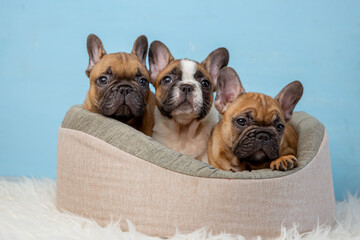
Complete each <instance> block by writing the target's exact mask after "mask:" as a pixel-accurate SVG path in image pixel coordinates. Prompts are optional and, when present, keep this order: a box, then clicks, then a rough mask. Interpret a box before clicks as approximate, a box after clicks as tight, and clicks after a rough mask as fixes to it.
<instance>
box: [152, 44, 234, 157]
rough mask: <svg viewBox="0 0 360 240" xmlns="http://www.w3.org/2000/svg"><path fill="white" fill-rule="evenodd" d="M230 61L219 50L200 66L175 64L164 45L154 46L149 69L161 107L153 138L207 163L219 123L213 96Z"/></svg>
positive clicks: (182, 61)
mask: <svg viewBox="0 0 360 240" xmlns="http://www.w3.org/2000/svg"><path fill="white" fill-rule="evenodd" d="M228 61H229V53H228V51H227V50H226V49H225V48H218V49H216V50H215V51H213V52H212V53H210V54H209V56H208V57H207V58H206V59H205V60H204V61H203V62H202V63H198V62H196V61H193V60H189V59H178V60H175V59H174V57H173V56H172V55H171V53H170V51H169V49H168V48H167V47H166V46H165V45H164V44H163V43H162V42H160V41H154V42H152V43H151V45H150V49H149V67H150V75H151V81H152V84H153V85H154V87H155V102H156V106H157V107H156V109H155V112H154V119H155V124H154V128H153V135H152V137H153V138H154V139H155V140H157V141H159V142H160V143H162V144H164V145H166V146H167V147H169V148H171V149H173V150H175V151H178V152H180V153H183V154H186V155H188V156H191V157H193V158H195V159H197V160H200V161H203V162H207V142H208V139H209V137H210V132H211V130H212V128H213V127H214V126H215V124H216V122H217V121H218V114H217V112H216V110H215V109H214V107H213V92H214V90H215V86H216V81H217V77H218V74H219V71H220V69H221V68H223V67H225V66H226V65H227V64H228Z"/></svg>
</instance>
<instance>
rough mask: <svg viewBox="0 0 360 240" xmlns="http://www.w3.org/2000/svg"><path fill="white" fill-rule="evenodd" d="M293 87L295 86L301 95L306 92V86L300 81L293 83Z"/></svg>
mask: <svg viewBox="0 0 360 240" xmlns="http://www.w3.org/2000/svg"><path fill="white" fill-rule="evenodd" d="M291 85H293V86H295V88H296V89H297V90H298V92H299V94H300V95H302V94H303V92H304V86H303V85H302V83H301V82H300V81H299V80H295V81H293V82H292V83H291Z"/></svg>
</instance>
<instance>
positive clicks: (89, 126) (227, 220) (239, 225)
mask: <svg viewBox="0 0 360 240" xmlns="http://www.w3.org/2000/svg"><path fill="white" fill-rule="evenodd" d="M290 124H291V125H292V126H293V127H294V129H295V130H296V132H297V133H298V136H299V142H298V167H296V168H294V169H292V170H290V171H285V172H281V171H271V170H270V169H263V170H257V171H251V172H249V171H243V172H236V173H233V172H227V171H222V170H219V169H216V168H214V167H212V166H210V165H208V164H206V163H203V162H200V161H197V160H194V159H192V158H190V157H187V156H185V155H183V154H180V153H178V152H174V151H172V150H170V149H168V148H167V147H165V146H164V145H162V144H160V143H158V142H156V141H154V140H153V139H152V138H151V137H148V136H146V135H144V134H142V133H141V132H139V131H137V130H135V129H133V128H131V127H129V126H127V125H125V124H122V123H121V122H119V121H116V120H114V119H110V118H107V117H104V116H102V115H100V114H95V113H92V112H89V111H87V110H84V109H83V108H82V106H81V105H76V106H73V107H71V108H70V109H69V110H68V112H67V113H66V116H65V118H64V120H63V122H62V125H61V127H60V129H59V136H58V152H57V189H56V190H57V194H56V203H57V207H58V209H61V210H64V211H68V212H71V213H74V214H77V215H81V216H84V217H88V218H92V219H94V220H96V221H97V222H98V223H99V224H101V225H105V224H107V223H109V222H111V221H120V223H121V226H122V228H123V229H124V230H126V227H127V224H126V221H125V220H126V219H128V220H130V221H131V222H132V223H133V224H134V225H135V227H136V228H137V230H138V231H140V232H143V233H145V234H148V235H152V236H161V237H166V236H171V235H174V234H175V233H176V231H177V230H178V231H180V232H182V233H188V232H193V231H195V230H197V229H199V228H203V227H205V228H207V229H209V230H211V231H212V232H213V233H214V234H217V233H222V232H226V233H231V234H242V235H244V236H246V237H254V236H258V235H261V236H265V237H273V236H277V235H279V234H280V231H281V226H282V225H283V226H285V227H292V226H293V225H294V224H297V225H298V229H299V231H301V232H306V231H310V230H311V229H313V228H314V227H316V226H318V225H332V224H333V223H334V218H335V199H334V190H333V182H332V174H331V165H330V156H329V145H328V144H329V143H328V136H327V133H326V130H325V127H324V126H323V125H322V124H321V123H320V122H319V121H318V120H316V119H315V118H314V117H312V116H310V115H308V114H307V113H304V112H295V113H294V115H293V118H292V120H291V122H290Z"/></svg>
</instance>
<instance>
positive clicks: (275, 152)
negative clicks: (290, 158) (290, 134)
mask: <svg viewBox="0 0 360 240" xmlns="http://www.w3.org/2000/svg"><path fill="white" fill-rule="evenodd" d="M278 139H279V138H278V134H277V132H276V131H274V130H272V129H269V128H261V127H255V128H251V129H249V130H245V131H244V132H243V133H242V134H241V135H240V136H239V138H238V139H237V142H236V143H235V144H234V148H233V153H234V155H235V156H236V157H237V158H238V159H239V160H244V161H248V162H253V163H260V162H266V161H272V160H274V159H276V158H278V157H279V145H280V141H279V140H278Z"/></svg>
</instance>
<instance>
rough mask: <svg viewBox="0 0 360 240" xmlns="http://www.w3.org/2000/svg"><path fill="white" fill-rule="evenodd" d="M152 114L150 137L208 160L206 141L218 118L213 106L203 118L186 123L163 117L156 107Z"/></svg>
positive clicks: (186, 153)
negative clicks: (153, 122)
mask: <svg viewBox="0 0 360 240" xmlns="http://www.w3.org/2000/svg"><path fill="white" fill-rule="evenodd" d="M154 115H155V116H154V118H155V125H154V128H153V135H152V137H153V138H154V139H155V140H156V141H158V142H160V143H162V144H164V145H165V146H167V147H169V148H171V149H172V150H174V151H177V152H180V153H183V154H185V155H188V156H190V157H193V158H195V159H197V160H200V161H202V162H208V160H207V142H208V140H209V137H210V133H211V130H212V129H213V128H214V126H215V124H216V123H217V122H218V119H219V117H218V113H217V111H216V109H215V107H214V106H212V107H211V109H210V111H209V113H208V115H207V116H206V117H205V118H203V119H201V120H196V119H194V120H193V121H191V122H190V123H189V124H186V125H182V124H179V123H177V122H176V121H175V120H174V119H169V118H167V117H164V116H163V115H161V113H160V112H159V110H158V109H157V108H156V109H155V114H154Z"/></svg>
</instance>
